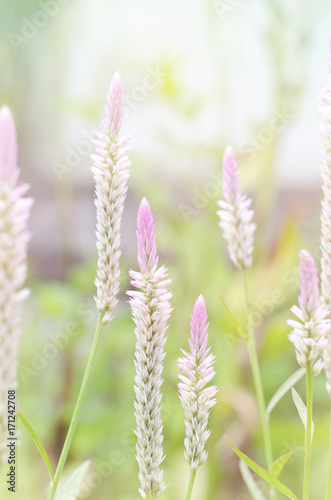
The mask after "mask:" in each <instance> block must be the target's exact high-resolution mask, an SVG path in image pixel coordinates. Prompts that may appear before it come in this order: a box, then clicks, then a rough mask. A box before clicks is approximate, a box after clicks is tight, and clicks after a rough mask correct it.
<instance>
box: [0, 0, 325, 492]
mask: <svg viewBox="0 0 331 500" xmlns="http://www.w3.org/2000/svg"><path fill="white" fill-rule="evenodd" d="M2 3H4V2H3V1H2ZM251 3H252V2H251ZM290 3H291V6H292V7H293V5H292V4H294V3H293V2H290ZM201 4H202V5H205V6H206V7H207V6H208V7H209V8H210V9H212V5H211V4H212V0H210V1H209V0H208V2H205V3H204V2H201ZM38 5H39V3H38V2H35V1H27V0H20V1H18V0H15V1H13V2H9V3H8V2H6V5H5V6H2V8H1V10H2V11H3V10H4V9H5V11H6V15H5V16H0V28H1V33H2V34H3V35H4V36H5V35H6V33H8V31H15V30H19V29H20V27H21V24H22V18H23V17H24V16H28V17H29V16H31V15H32V14H33V13H34V12H36V9H39V7H38ZM302 6H303V7H302V9H303V10H301V11H300V15H299V16H297V17H295V16H294V14H293V10H291V8H290V7H289V4H288V3H287V2H281V1H276V0H270V1H269V2H264V8H265V9H266V10H267V12H268V16H267V20H266V23H265V27H266V29H265V33H264V35H263V38H262V39H261V44H265V51H266V52H267V54H268V55H267V57H268V61H270V68H271V73H272V88H271V90H270V92H271V98H270V109H272V108H273V107H274V106H275V107H278V106H283V105H284V104H286V105H287V104H289V103H290V104H291V109H292V106H293V107H294V108H295V109H297V108H298V106H299V104H300V99H301V98H302V96H303V94H304V91H305V78H304V74H303V73H302V68H303V67H305V65H306V64H307V61H308V58H309V50H308V49H309V43H310V37H311V31H310V36H309V33H307V19H308V20H309V11H308V9H307V10H304V8H305V6H306V2H302ZM240 8H241V7H240V6H239V7H238V9H239V10H240ZM243 8H244V7H243ZM234 15H236V12H235V13H234ZM206 17H207V16H206ZM294 21H295V27H294V25H293V22H294ZM206 26H207V31H208V35H210V37H211V48H210V52H211V54H210V57H211V64H212V66H213V68H216V69H219V68H221V62H220V58H219V53H218V52H217V50H216V49H215V45H214V38H213V36H214V35H215V33H216V34H218V33H219V32H221V31H222V29H221V24H220V22H219V19H218V18H217V16H215V12H214V11H213V16H212V21H211V22H210V23H207V24H206ZM46 31H47V30H45V33H46ZM60 34H61V32H59V33H56V36H55V35H54V40H55V42H56V43H55V44H54V47H53V45H52V50H53V49H54V53H56V54H57V51H59V50H60V46H61V43H62V40H61V36H60ZM39 40H41V41H39ZM39 40H37V39H36V40H34V42H33V44H31V45H32V46H33V47H32V48H31V49H30V47H29V51H25V52H20V53H19V54H18V55H17V56H16V57H14V54H13V53H12V52H11V51H10V50H8V43H6V40H5V38H4V37H2V39H1V42H0V69H1V75H2V77H3V78H2V79H1V82H0V99H1V101H6V102H8V103H9V104H10V105H12V106H13V107H14V109H17V110H18V109H21V107H23V108H24V106H26V105H27V104H26V94H25V92H24V88H25V86H26V85H28V83H29V84H31V85H32V86H33V84H32V83H31V75H32V73H33V72H32V67H33V68H34V71H36V68H37V69H38V70H39V71H40V72H41V73H42V72H43V71H44V70H45V72H47V69H46V68H47V65H46V63H45V61H44V60H43V63H44V66H42V65H41V66H42V67H41V68H40V67H39V65H38V57H39V50H41V49H40V46H41V45H42V44H43V43H44V40H45V38H40V39H39ZM51 40H52V43H53V42H54V40H53V38H52V39H51ZM130 43H131V42H130ZM39 44H40V45H39ZM263 46H264V45H263ZM54 53H52V56H53V57H55V56H54ZM193 56H194V54H193ZM285 56H286V57H285ZM31 61H33V63H34V65H33V64H32V63H31ZM294 62H295V63H296V64H295V65H294ZM30 63H31V64H30ZM163 63H164V66H162V67H163V68H165V69H166V72H167V77H166V78H165V79H164V80H163V81H162V84H161V85H160V86H159V87H158V88H157V90H156V91H155V97H152V98H151V100H152V104H153V103H155V102H157V103H158V104H159V103H160V102H161V105H160V106H161V107H160V108H159V107H156V115H157V118H156V120H157V122H158V121H159V116H158V113H160V110H161V111H164V110H167V109H168V108H172V109H173V110H175V111H176V116H177V117H178V121H180V120H182V123H183V124H184V125H185V126H187V128H188V130H189V132H191V131H192V134H193V133H194V131H193V125H192V123H194V121H197V122H198V121H199V119H200V113H201V112H202V110H203V108H204V105H205V99H206V96H205V95H203V94H202V93H201V94H200V93H199V92H198V91H192V92H188V91H187V87H185V86H184V85H183V83H182V82H181V81H180V78H179V77H178V75H179V74H180V71H181V68H182V60H181V56H180V55H178V56H177V59H176V58H175V57H173V56H172V55H170V56H169V55H165V56H164V61H163ZM142 64H143V63H142ZM289 69H290V72H289ZM292 70H293V72H291V71H292ZM57 78H59V76H58V75H57ZM55 88H56V83H55V84H54V82H53V87H52V86H51V89H52V90H53V91H54V89H55ZM38 91H39V90H38V89H37V90H36V89H34V92H35V93H38ZM53 93H54V92H53ZM220 93H221V91H220ZM153 99H155V100H154V101H153ZM102 100H103V96H96V97H95V100H94V99H91V100H88V99H86V100H84V99H83V100H82V99H81V98H76V97H75V98H74V97H71V98H70V97H68V98H66V96H63V95H62V94H61V93H59V94H56V95H55V96H54V97H53V101H52V103H51V106H50V109H52V111H54V110H56V111H57V112H58V113H67V112H71V113H73V114H76V115H80V116H83V117H85V118H95V116H96V114H97V113H98V114H99V111H100V109H101V107H102V105H101V101H102ZM42 102H43V101H42ZM215 103H216V104H215V106H216V105H218V103H217V101H216V98H215ZM48 105H50V103H49V102H48ZM162 106H163V107H162ZM269 111H270V110H266V116H267V117H269V116H270V114H269ZM220 115H221V112H220ZM147 119H148V118H147ZM266 120H267V118H266ZM151 123H153V122H151ZM265 125H266V123H262V122H261V121H256V120H255V121H254V120H253V121H252V131H257V130H260V129H261V127H263V126H265ZM190 127H192V128H190ZM176 130H177V129H176V127H174V124H173V122H171V127H169V128H167V127H166V126H165V125H163V124H162V125H161V126H160V127H158V128H155V130H154V129H153V130H152V134H151V137H152V140H154V139H155V142H158V143H160V144H163V149H162V148H161V149H160V150H157V152H156V153H154V157H153V158H148V157H146V155H145V154H144V152H141V151H139V150H138V151H135V150H133V152H132V159H133V168H132V177H131V190H130V193H129V196H128V202H129V203H130V204H131V208H132V206H134V209H136V207H137V205H138V201H139V200H140V199H141V197H142V196H147V198H148V199H149V201H150V204H151V207H152V210H153V212H154V216H155V227H156V238H157V245H158V250H159V252H160V261H161V262H162V263H164V264H165V265H166V266H167V267H168V269H169V276H170V277H171V279H172V284H171V287H170V288H171V290H172V292H173V295H174V296H173V305H174V312H173V314H172V319H171V324H170V328H169V335H168V341H167V344H166V347H167V356H166V359H165V371H164V397H163V403H164V404H163V416H164V434H165V437H164V448H165V454H166V459H165V461H164V469H165V481H166V483H167V484H169V487H168V488H167V489H166V491H165V493H164V495H163V497H162V498H164V500H170V499H171V500H172V499H176V498H178V499H179V498H183V497H184V495H185V491H186V486H187V481H188V475H189V471H188V466H187V464H186V462H185V460H184V455H183V438H184V422H183V410H182V408H181V405H180V403H179V400H178V397H177V388H176V384H177V364H176V360H177V358H178V357H179V356H180V349H181V348H184V349H185V348H186V347H187V338H188V336H189V321H190V314H191V310H192V307H193V304H194V301H195V299H196V297H197V296H198V295H199V294H200V293H202V294H203V295H204V297H205V299H206V304H207V309H208V313H209V320H210V344H211V346H212V351H213V352H214V353H215V354H216V356H217V364H216V370H217V376H216V381H215V383H216V384H217V385H218V386H219V387H220V395H219V397H220V402H219V403H218V404H217V405H216V407H215V408H213V410H212V412H211V418H210V427H211V429H212V434H211V437H210V441H209V444H210V454H209V458H208V461H207V463H206V464H205V465H204V466H203V467H201V469H200V470H199V471H198V475H197V481H196V486H195V489H194V493H193V497H192V500H197V499H201V500H202V499H203V500H215V499H216V498H224V499H231V500H232V499H235V498H238V499H239V498H240V494H241V493H244V492H245V491H246V490H245V486H244V484H243V482H242V480H241V477H240V473H239V469H238V461H237V459H236V457H235V456H234V454H233V453H232V451H231V450H230V448H229V446H228V445H227V444H226V443H225V442H224V439H223V437H222V436H223V434H224V433H226V434H227V435H228V436H229V438H230V439H231V440H232V441H233V442H234V443H235V444H236V445H237V446H238V447H240V449H242V450H243V451H244V452H245V453H247V454H248V455H249V456H251V457H252V458H253V459H254V460H256V461H258V462H259V463H260V464H261V465H264V458H263V449H262V436H261V434H260V432H259V422H258V415H257V411H256V405H255V400H254V394H253V388H252V379H251V372H250V367H249V362H248V356H247V352H246V348H245V345H244V344H243V342H242V341H241V340H240V339H239V338H238V335H237V333H236V332H235V330H234V328H233V324H232V322H231V320H230V319H229V317H228V315H227V312H226V311H225V309H224V306H223V305H222V302H221V300H220V297H219V291H221V292H222V294H223V296H224V297H225V299H226V301H227V303H228V305H229V307H230V308H231V310H232V311H233V312H234V313H235V314H236V315H237V316H238V317H239V318H240V320H241V321H242V322H243V323H244V322H245V305H244V297H243V293H242V289H241V282H240V277H239V275H238V273H237V272H236V270H235V269H234V268H233V267H232V265H231V263H230V261H229V259H228V256H227V252H226V248H225V244H224V242H223V239H222V235H221V230H220V229H219V227H218V220H217V216H216V209H217V199H218V198H219V197H220V192H221V191H220V185H219V182H218V181H217V180H216V181H215V179H217V178H218V177H219V170H220V168H219V166H220V163H221V158H222V154H223V147H224V144H222V143H219V142H218V141H214V142H212V143H209V142H208V141H206V140H204V139H203V138H201V137H200V136H199V132H198V133H197V134H196V135H195V136H194V138H193V139H191V140H190V141H189V144H187V143H185V141H184V140H181V138H178V137H177V132H176ZM153 134H154V135H153ZM280 137H281V134H280V135H274V136H273V140H272V141H271V142H270V143H269V144H268V145H267V146H266V147H264V148H263V149H262V151H261V152H260V153H259V154H257V155H256V158H255V159H254V161H252V162H251V163H249V164H248V163H247V162H246V161H245V157H244V155H239V166H240V176H241V179H242V181H243V185H244V189H245V190H247V191H248V192H250V193H251V194H252V196H253V199H254V209H255V211H256V221H257V223H258V231H257V233H256V249H255V255H254V259H255V264H254V267H253V268H252V270H251V271H250V273H249V286H250V288H251V295H252V301H253V307H254V318H255V320H256V335H257V339H258V347H259V355H260V359H261V369H262V375H263V382H264V387H265V394H266V400H267V401H269V400H270V398H271V397H272V395H273V394H274V392H275V391H276V390H277V389H278V387H279V386H280V385H281V384H282V383H283V382H284V380H285V379H286V378H287V377H288V376H289V375H291V373H293V372H294V371H295V370H296V369H297V363H296V360H295V354H294V349H293V346H292V345H290V343H289V341H288V339H287V333H288V331H289V328H288V327H287V325H286V319H288V317H289V314H290V313H289V307H290V306H291V305H292V304H294V303H295V302H296V300H297V298H296V297H297V292H298V271H297V255H298V251H299V249H300V248H302V247H305V248H308V249H309V250H310V251H311V252H312V253H313V254H314V255H315V256H316V257H318V233H319V220H318V219H319V215H318V213H317V212H315V213H312V214H311V215H310V214H309V213H308V210H309V207H310V206H313V204H309V203H307V200H305V201H304V203H303V205H304V207H301V206H300V207H299V209H297V208H296V207H294V208H293V207H292V209H289V210H287V208H286V207H285V208H284V207H282V204H281V201H282V200H281V198H280V197H279V193H278V191H277V186H276V185H275V181H274V176H273V168H274V163H275V157H276V154H277V152H278V149H279V142H280ZM29 147H31V146H30V145H29ZM36 149H38V145H37V144H36ZM169 151H170V153H171V154H173V155H174V158H175V161H174V163H175V164H176V165H177V162H178V163H181V162H183V163H186V164H187V165H189V170H188V169H186V170H185V169H183V170H181V169H179V168H178V171H177V170H176V171H174V169H169V168H168V162H169V156H167V154H168V155H169ZM42 166H43V165H42ZM195 166H198V167H199V169H198V168H197V169H195V168H194V167H195ZM198 170H199V171H198ZM188 171H189V175H188ZM174 172H175V174H176V175H174ZM211 174H213V175H214V177H211ZM42 175H43V174H42V171H41V170H40V176H42ZM211 179H214V181H212V180H211ZM68 184H70V182H68ZM57 189H58V191H60V189H59V188H57V187H56V186H55V192H56V190H57ZM62 189H63V191H65V195H62V194H61V193H60V192H57V193H56V196H57V197H58V198H59V200H60V201H61V200H63V198H61V197H62V196H65V197H68V198H71V197H72V198H73V197H74V196H75V190H74V189H71V186H69V188H68V189H67V191H66V188H65V187H64V186H63V185H62ZM71 201H72V200H71ZM67 206H71V205H70V203H69V204H68V205H66V207H67ZM307 207H308V208H307ZM57 215H58V219H59V225H61V223H62V225H63V226H66V229H64V230H63V241H62V243H61V249H60V250H59V253H60V251H62V252H63V254H66V252H67V251H68V250H67V248H66V238H68V233H70V232H71V231H72V228H71V227H70V223H71V222H72V223H73V220H74V219H73V217H72V221H71V220H69V219H70V214H68V212H67V210H66V209H65V210H63V209H62V210H61V208H60V209H59V210H58V214H57ZM72 225H73V226H74V223H73V224H72ZM123 230H124V231H126V234H127V233H128V232H129V229H128V228H127V227H124V228H123ZM130 234H131V233H130ZM69 236H70V234H69ZM135 245H136V242H135V240H134V232H132V234H131V237H130V241H129V245H128V246H129V250H128V251H127V252H124V253H123V259H122V289H121V290H122V293H121V300H120V304H119V306H118V307H117V309H116V314H115V318H114V320H113V321H112V322H111V324H110V325H109V326H108V327H107V328H106V329H105V330H104V332H103V336H102V339H101V345H100V349H99V352H98V355H97V360H96V363H95V366H94V370H93V375H92V379H91V383H90V386H89V390H88V393H87V396H86V400H85V403H84V406H83V410H82V414H81V419H80V423H79V425H78V428H77V433H76V437H75V440H74V443H73V447H72V449H71V452H70V455H69V460H68V463H67V467H66V474H68V473H69V472H70V471H71V470H73V469H74V468H75V467H76V466H77V465H79V464H80V463H82V462H83V461H85V460H86V459H88V458H91V460H92V464H91V467H90V470H89V473H88V476H87V480H86V482H85V487H84V493H83V495H81V497H80V498H82V499H83V498H86V499H90V500H94V499H95V500H96V499H98V500H106V499H108V498H110V497H111V498H114V499H116V500H133V499H136V498H138V491H137V487H138V478H137V465H136V461H135V450H134V443H135V438H134V433H133V429H134V425H135V420H134V414H133V398H134V391H133V379H134V367H133V359H132V357H133V353H134V328H133V322H132V320H131V317H130V313H129V308H128V304H127V299H126V297H125V291H126V290H127V289H128V288H129V287H130V284H129V278H128V272H127V271H128V269H130V268H133V269H136V268H137V264H136V261H135ZM68 246H70V245H68ZM79 257H80V258H81V259H82V263H81V264H79V265H77V263H75V264H73V263H72V262H71V260H70V262H69V264H68V263H67V264H66V266H64V267H65V272H64V273H63V274H64V276H63V278H65V279H63V280H62V281H60V279H58V280H52V281H49V280H45V279H43V278H42V277H40V276H38V261H37V260H35V261H34V262H32V264H31V266H30V268H31V269H32V271H31V274H30V277H29V283H28V285H29V287H30V288H31V292H32V293H31V298H30V299H29V301H28V303H27V305H26V309H25V315H24V321H23V327H24V328H23V330H24V332H23V336H22V344H21V356H20V369H19V377H20V385H19V394H18V396H19V408H20V411H21V412H22V414H23V415H24V416H25V417H26V418H27V420H28V421H29V423H30V424H31V426H32V427H33V429H34V430H35V432H36V433H37V435H38V437H39V439H40V441H41V442H42V443H43V445H44V446H45V448H46V449H47V451H48V452H49V454H50V457H51V461H52V463H53V465H54V466H55V465H56V462H57V459H58V456H59V453H60V450H61V446H62V443H63V440H64V437H65V434H66V430H67V427H68V423H69V420H70V417H71V414H72V410H73V406H74V402H75V400H76V397H77V393H78V390H79V386H80V383H81V379H82V376H83V372H84V369H85V363H86V360H87V356H88V352H89V348H90V344H91V342H92V336H93V331H94V328H95V324H96V321H97V314H96V309H95V305H94V301H93V295H94V293H95V289H94V285H93V281H94V275H95V267H96V255H95V254H93V255H89V257H88V258H85V256H83V257H82V256H81V255H80V256H79ZM297 390H298V391H299V393H300V394H301V396H304V392H305V389H304V383H303V382H300V383H299V384H298V386H297ZM314 420H315V437H314V448H313V469H312V498H322V496H323V491H324V487H325V485H324V484H323V481H321V479H320V478H324V477H325V476H326V467H327V461H326V455H327V450H326V447H325V443H326V436H327V434H328V420H329V417H328V398H327V395H326V391H325V380H324V375H321V376H320V377H318V379H317V380H316V383H315V418H314ZM271 432H272V441H273V448H274V456H275V457H278V456H280V455H281V454H283V453H286V452H288V451H291V450H292V451H293V452H294V455H293V458H292V459H291V461H290V462H289V464H288V465H287V466H286V468H285V469H284V471H283V472H282V475H281V477H280V479H281V480H282V481H283V482H284V483H286V484H287V485H288V486H289V487H290V488H291V489H292V490H293V491H296V492H300V491H301V481H302V470H303V438H304V430H303V426H302V425H301V422H300V421H299V417H298V415H297V412H296V409H295V407H294V404H293V402H292V399H291V396H290V394H288V395H287V396H286V397H285V398H284V399H283V400H282V401H281V402H280V403H279V405H278V406H277V407H276V408H275V410H274V412H273V413H272V415H271ZM18 468H19V474H18V488H19V489H18V498H20V499H21V498H24V499H26V500H30V499H35V498H45V497H46V492H47V488H48V474H47V470H46V469H45V468H44V466H43V464H42V462H41V459H40V457H39V455H38V452H37V451H36V450H35V448H34V445H33V443H31V441H30V439H29V437H28V436H27V435H26V433H25V431H24V429H23V428H21V445H20V447H19V464H18ZM7 498H11V496H10V495H9V494H6V493H4V494H3V493H2V492H1V499H3V500H6V499H7Z"/></svg>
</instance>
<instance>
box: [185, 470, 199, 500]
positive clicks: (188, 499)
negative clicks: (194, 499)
mask: <svg viewBox="0 0 331 500" xmlns="http://www.w3.org/2000/svg"><path fill="white" fill-rule="evenodd" d="M196 473H197V471H196V470H192V471H191V475H190V480H189V483H188V487H187V493H186V497H185V500H191V496H192V491H193V485H194V480H195V475H196Z"/></svg>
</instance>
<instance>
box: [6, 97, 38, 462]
mask: <svg viewBox="0 0 331 500" xmlns="http://www.w3.org/2000/svg"><path fill="white" fill-rule="evenodd" d="M19 175H20V171H19V168H18V166H17V141H16V130H15V124H14V121H13V117H12V115H11V112H10V110H9V109H8V108H7V107H6V106H3V107H2V108H1V109H0V260H1V263H0V283H1V287H0V288H1V293H0V462H7V459H8V448H6V430H7V423H8V414H7V412H8V409H7V401H8V390H13V389H16V387H17V363H18V352H19V341H20V335H21V326H20V322H21V303H22V301H24V300H25V299H26V298H27V296H28V295H29V293H28V290H27V289H25V288H24V282H25V279H26V272H27V249H28V243H29V241H30V238H31V235H30V233H29V231H28V229H27V224H28V219H29V216H30V211H31V206H32V204H33V200H32V198H25V197H24V194H25V193H26V192H27V191H28V189H29V185H28V184H21V183H20V182H19Z"/></svg>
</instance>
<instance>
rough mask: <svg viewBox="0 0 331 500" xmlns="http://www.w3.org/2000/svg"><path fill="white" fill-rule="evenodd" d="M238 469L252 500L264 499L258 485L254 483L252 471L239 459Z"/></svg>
mask: <svg viewBox="0 0 331 500" xmlns="http://www.w3.org/2000/svg"><path fill="white" fill-rule="evenodd" d="M239 469H240V472H241V475H242V478H243V480H244V481H245V484H246V486H247V489H248V491H249V492H250V494H251V495H252V497H253V499H254V500H265V497H264V496H263V495H262V493H261V491H260V489H259V487H258V485H257V484H256V482H255V480H254V477H253V475H252V473H251V472H250V470H249V468H248V467H247V465H246V464H245V462H244V461H243V460H240V461H239Z"/></svg>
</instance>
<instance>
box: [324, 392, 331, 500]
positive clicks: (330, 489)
mask: <svg viewBox="0 0 331 500" xmlns="http://www.w3.org/2000/svg"><path fill="white" fill-rule="evenodd" d="M330 403H331V400H330ZM329 433H330V435H329V476H328V483H327V488H326V496H325V500H331V404H330V430H329Z"/></svg>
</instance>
